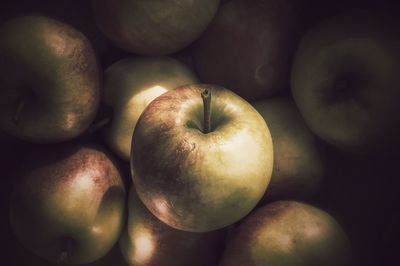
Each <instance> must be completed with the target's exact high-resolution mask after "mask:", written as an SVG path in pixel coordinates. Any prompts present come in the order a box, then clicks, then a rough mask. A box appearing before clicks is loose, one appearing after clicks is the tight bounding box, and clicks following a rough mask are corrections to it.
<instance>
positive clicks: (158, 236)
mask: <svg viewBox="0 0 400 266" xmlns="http://www.w3.org/2000/svg"><path fill="white" fill-rule="evenodd" d="M224 237H225V233H224V232H223V231H222V230H218V231H213V232H208V233H193V232H185V231H181V230H177V229H174V228H172V227H170V226H168V225H166V224H164V223H163V222H161V221H160V220H159V219H157V218H156V217H155V216H154V215H153V214H151V212H149V211H148V210H147V208H146V207H145V206H144V205H143V203H142V202H141V201H140V199H139V198H138V196H137V194H136V191H135V189H134V188H133V187H132V188H131V190H130V192H129V198H128V223H127V225H126V228H125V231H124V233H123V234H122V236H121V239H120V246H121V251H122V254H123V256H124V258H125V260H126V261H127V262H128V264H129V265H132V266H188V265H191V266H203V265H216V264H217V262H218V259H219V256H220V253H221V252H222V248H223V242H224Z"/></svg>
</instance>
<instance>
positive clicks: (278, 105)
mask: <svg viewBox="0 0 400 266" xmlns="http://www.w3.org/2000/svg"><path fill="white" fill-rule="evenodd" d="M28 2H29V1H28ZM55 2H57V1H55ZM71 2H74V1H60V2H59V3H53V1H37V2H36V3H35V1H31V3H26V1H20V2H18V1H17V3H16V4H14V6H12V4H10V3H11V1H10V3H9V4H10V6H11V7H9V9H8V10H13V8H14V9H15V10H18V11H15V12H14V13H12V12H11V13H5V12H3V13H2V14H1V21H2V23H1V25H0V130H1V145H2V147H1V149H2V151H1V152H2V153H3V154H6V155H2V165H1V168H2V172H3V173H5V175H7V176H8V177H7V178H8V179H7V180H8V181H7V182H6V186H5V188H3V191H4V193H3V194H4V195H5V196H4V198H5V199H4V200H3V201H4V202H6V204H5V205H7V206H6V207H5V208H6V209H7V211H6V212H7V215H3V216H4V217H5V218H4V219H3V222H4V220H5V223H7V224H9V226H10V228H11V230H12V234H13V238H15V239H16V240H17V241H18V245H21V246H23V248H24V250H27V251H28V252H30V253H31V254H34V255H33V256H34V257H35V258H37V259H38V258H41V259H40V262H39V263H38V264H37V265H75V264H87V265H89V264H90V265H93V266H94V265H110V266H111V265H135V266H139V265H157V266H163V265H173V266H181V265H191V266H194V265H199V266H200V265H204V266H208V265H221V266H231V265H238V266H253V265H257V266H258V265H266V266H289V265H290V266H311V265H318V266H330V265H332V266H345V265H346V266H350V265H354V263H355V262H354V255H353V254H352V247H351V238H349V236H348V234H347V233H345V231H346V230H344V229H343V227H342V226H341V225H340V224H341V223H340V221H339V220H336V219H335V218H334V215H332V214H330V213H329V211H326V210H323V209H322V208H320V207H319V206H318V202H317V201H316V200H313V199H315V198H313V196H315V195H316V194H318V191H319V189H320V187H321V184H322V183H323V182H324V178H327V175H326V172H327V167H326V165H327V163H328V162H327V159H326V158H329V155H327V154H326V153H329V152H330V151H340V152H343V153H344V154H371V153H373V152H374V151H379V150H382V149H385V147H386V145H388V143H390V142H392V141H393V140H394V139H395V138H396V137H397V136H398V134H399V126H398V125H399V123H400V113H399V112H397V109H398V106H397V104H398V101H399V99H400V75H399V69H400V53H399V52H400V49H399V47H400V45H399V44H400V32H399V28H398V27H397V25H399V23H398V22H397V20H396V17H395V16H392V15H391V13H387V12H386V13H385V12H383V11H382V10H376V9H374V10H373V11H371V10H370V11H360V10H354V9H353V10H351V11H348V12H345V13H343V14H340V15H335V16H330V17H329V18H324V19H321V20H320V21H317V22H316V23H307V21H306V19H305V18H304V16H302V15H301V14H302V13H301V10H302V8H303V9H304V8H305V7H306V4H305V2H306V1H305V0H304V1H303V2H304V3H301V2H302V1H292V0H251V1H250V0H230V1H219V0H158V1H156V0H115V1H111V0H108V1H107V0H92V1H75V3H71ZM81 2H84V3H81ZM220 2H221V3H220ZM21 147H22V149H24V150H25V151H26V152H24V153H23V155H21V153H20V151H19V149H20V148H21ZM12 154H15V155H12ZM3 157H4V158H6V157H7V159H8V160H7V159H4V160H3ZM16 161H18V163H16ZM5 178H6V177H5ZM110 254H113V255H112V257H111V258H110ZM42 259H43V260H42ZM33 264H35V265H36V263H35V262H32V264H30V265H33ZM4 265H17V264H15V262H14V263H13V262H11V263H8V264H4ZM18 265H19V264H18ZM25 265H27V264H25Z"/></svg>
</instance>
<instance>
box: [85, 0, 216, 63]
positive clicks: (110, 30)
mask: <svg viewBox="0 0 400 266" xmlns="http://www.w3.org/2000/svg"><path fill="white" fill-rule="evenodd" d="M218 5H219V0H183V1H182V0H171V1H164V0H156V1H142V0H116V1H108V0H92V7H93V13H94V17H95V19H96V22H97V24H98V26H99V28H100V29H101V30H102V31H103V33H104V34H105V35H106V36H107V37H108V38H109V39H110V40H111V41H112V42H113V43H114V44H115V45H116V46H118V47H119V48H121V49H123V50H125V51H128V52H131V53H135V54H142V55H166V54H171V53H174V52H177V51H179V50H181V49H183V48H184V47H186V46H188V45H189V44H190V43H191V42H193V41H194V40H195V39H197V38H198V37H199V36H200V34H201V33H202V32H203V31H204V30H205V29H206V27H207V25H208V24H209V23H210V21H211V20H212V18H213V17H214V15H215V13H216V11H217V8H218Z"/></svg>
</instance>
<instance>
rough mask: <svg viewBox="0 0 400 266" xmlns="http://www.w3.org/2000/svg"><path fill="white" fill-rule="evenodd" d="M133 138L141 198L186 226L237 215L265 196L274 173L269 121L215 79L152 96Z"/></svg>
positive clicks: (215, 225)
mask: <svg viewBox="0 0 400 266" xmlns="http://www.w3.org/2000/svg"><path fill="white" fill-rule="evenodd" d="M210 95H211V97H212V101H211V102H208V100H210V99H211V98H210ZM202 98H204V100H203V101H204V103H203V102H202ZM203 113H205V114H204V115H203ZM133 143H134V145H133V147H132V157H131V169H132V178H133V182H134V184H135V188H136V191H137V193H138V195H139V197H140V199H141V200H142V201H143V203H144V204H145V205H146V207H147V208H148V209H149V210H150V211H151V212H152V213H153V214H154V215H155V216H156V217H157V218H159V219H160V220H162V221H163V222H164V223H166V224H168V225H170V226H172V227H174V228H177V229H181V230H185V231H193V232H205V231H211V230H215V229H219V228H222V227H224V226H227V225H229V224H232V223H234V222H236V221H238V220H239V219H241V218H242V217H243V216H245V215H246V214H248V213H249V212H250V211H251V210H252V209H253V208H254V206H255V205H256V204H257V202H258V201H259V200H260V199H261V197H262V196H263V194H264V192H265V190H266V187H267V185H268V183H269V180H270V177H271V173H272V165H273V149H272V140H271V135H270V132H269V130H268V127H267V125H266V123H265V121H264V119H263V118H262V116H261V115H260V114H259V113H258V112H257V111H256V110H255V109H254V108H253V107H252V106H251V105H250V104H249V103H247V102H246V101H245V100H243V99H242V98H240V97H239V96H237V95H236V94H234V93H233V92H231V91H229V90H227V89H224V88H221V87H217V86H214V85H205V84H195V85H187V86H181V87H178V88H175V89H173V90H170V91H168V92H166V93H164V94H163V95H161V96H159V97H158V98H156V99H155V100H153V101H152V102H151V103H150V104H149V105H148V106H147V108H146V109H145V111H144V112H143V113H142V115H141V116H140V118H139V121H138V123H137V124H136V127H135V131H134V133H133Z"/></svg>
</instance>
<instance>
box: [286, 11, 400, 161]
mask: <svg viewBox="0 0 400 266" xmlns="http://www.w3.org/2000/svg"><path fill="white" fill-rule="evenodd" d="M397 25H398V22H395V21H392V18H390V16H386V17H385V16H384V15H381V14H371V13H369V12H352V13H346V14H342V15H341V16H337V17H335V18H332V19H329V20H326V21H324V22H321V23H320V24H318V25H317V26H315V27H314V28H312V29H311V30H310V31H309V32H308V33H307V34H306V35H305V36H304V37H303V39H302V41H301V44H300V46H299V48H298V51H297V52H296V56H295V60H294V63H293V69H292V93H293V97H294V100H295V102H296V104H297V105H298V107H299V110H300V112H301V113H302V116H303V117H304V119H305V121H306V123H307V124H308V126H309V127H310V129H311V130H312V131H313V132H314V133H315V134H316V135H317V136H319V137H320V138H321V139H323V140H324V141H326V142H327V143H329V144H330V145H331V146H333V147H335V148H338V149H341V150H344V151H349V152H356V153H360V152H361V153H363V152H370V151H373V150H375V149H376V148H377V147H378V146H381V145H382V144H384V143H385V142H387V141H388V140H390V139H391V137H392V136H394V135H396V134H397V133H398V124H399V121H400V113H399V112H398V101H397V99H398V98H399V97H400V90H399V89H398V88H399V87H400V79H399V78H398V69H399V68H400V57H399V49H398V47H399V44H400V42H399V40H400V39H399V38H398V36H399V34H398V33H399V30H398V28H396V26H397ZM396 136H397V135H396ZM387 143H388V142H387Z"/></svg>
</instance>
